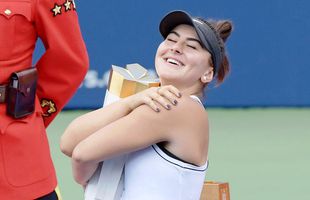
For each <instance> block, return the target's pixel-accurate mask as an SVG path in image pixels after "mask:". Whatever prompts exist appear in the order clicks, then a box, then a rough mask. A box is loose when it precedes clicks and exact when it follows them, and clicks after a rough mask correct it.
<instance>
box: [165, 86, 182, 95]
mask: <svg viewBox="0 0 310 200" xmlns="http://www.w3.org/2000/svg"><path fill="white" fill-rule="evenodd" d="M167 87H168V90H169V91H170V92H171V93H173V94H174V95H175V96H177V97H179V98H180V97H181V96H182V94H181V92H180V90H179V89H178V88H176V87H174V86H173V85H169V86H167Z"/></svg>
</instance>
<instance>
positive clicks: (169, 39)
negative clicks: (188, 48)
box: [167, 38, 176, 42]
mask: <svg viewBox="0 0 310 200" xmlns="http://www.w3.org/2000/svg"><path fill="white" fill-rule="evenodd" d="M167 40H168V41H169V42H176V40H173V39H171V38H167Z"/></svg>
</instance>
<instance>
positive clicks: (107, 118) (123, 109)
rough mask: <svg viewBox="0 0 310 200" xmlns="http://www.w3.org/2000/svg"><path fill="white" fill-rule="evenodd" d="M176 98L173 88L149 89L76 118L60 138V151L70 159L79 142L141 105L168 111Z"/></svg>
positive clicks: (176, 92) (177, 94)
mask: <svg viewBox="0 0 310 200" xmlns="http://www.w3.org/2000/svg"><path fill="white" fill-rule="evenodd" d="M176 96H178V97H180V92H179V91H178V90H177V89H176V88H175V87H173V86H164V87H161V88H160V89H159V88H150V89H147V90H145V91H143V92H140V93H138V94H136V95H133V96H130V97H127V98H125V99H121V100H120V101H118V102H116V103H113V104H111V105H109V106H106V107H104V108H100V109H98V110H95V111H92V112H90V113H87V114H85V115H83V116H81V117H78V118H77V119H75V120H74V121H73V122H72V123H71V124H70V125H69V126H68V128H67V129H66V130H65V132H64V134H63V136H62V137H61V141H60V149H61V151H62V152H63V153H64V154H66V155H67V156H69V157H71V156H72V152H73V149H74V148H75V147H76V145H77V144H78V143H79V142H81V141H82V140H84V139H85V138H87V137H88V136H90V135H91V134H93V133H94V132H96V131H98V130H99V129H101V128H102V127H104V126H106V125H107V124H110V123H112V122H114V121H116V120H118V119H120V118H121V117H124V116H126V115H127V114H129V113H130V112H131V111H132V110H134V109H135V108H137V107H138V106H140V105H142V104H146V105H148V106H149V107H150V108H152V109H153V110H155V111H156V112H159V111H160V109H159V107H158V105H161V106H163V107H165V108H166V109H170V108H171V105H170V104H173V105H176V102H177V101H176V100H175V98H176ZM155 102H157V103H158V104H155Z"/></svg>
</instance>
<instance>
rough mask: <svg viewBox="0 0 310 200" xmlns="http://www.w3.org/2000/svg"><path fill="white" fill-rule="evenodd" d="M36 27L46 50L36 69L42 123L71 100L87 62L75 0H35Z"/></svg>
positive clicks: (51, 117) (82, 76)
mask: <svg viewBox="0 0 310 200" xmlns="http://www.w3.org/2000/svg"><path fill="white" fill-rule="evenodd" d="M34 9H35V10H34V11H35V26H36V29H37V33H38V36H39V37H40V38H41V40H42V42H43V44H44V46H45V49H46V51H45V53H44V54H43V55H42V57H41V58H40V60H39V61H38V63H37V64H36V67H37V69H38V74H39V80H38V91H37V94H38V97H39V99H40V102H41V106H42V109H43V116H44V121H45V126H48V125H49V123H50V122H51V121H52V120H53V119H54V118H55V116H56V115H57V113H58V112H60V111H61V109H62V108H63V107H64V106H65V104H66V103H67V102H68V101H69V100H70V98H71V97H72V96H73V94H74V93H75V92H76V90H77V88H78V87H79V85H80V84H81V82H82V80H83V78H84V76H85V74H86V72H87V69H88V65H89V61H88V55H87V51H86V47H85V44H84V41H83V38H82V34H81V31H80V27H79V22H78V16H77V13H76V9H75V2H74V0H72V1H69V0H37V2H36V4H35V8H34Z"/></svg>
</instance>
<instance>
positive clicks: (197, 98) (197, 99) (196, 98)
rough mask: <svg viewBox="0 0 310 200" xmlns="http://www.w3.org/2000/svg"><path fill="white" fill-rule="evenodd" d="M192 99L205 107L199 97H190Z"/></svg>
mask: <svg viewBox="0 0 310 200" xmlns="http://www.w3.org/2000/svg"><path fill="white" fill-rule="evenodd" d="M190 97H191V98H192V99H194V100H195V101H197V102H198V103H200V104H201V105H203V104H202V102H201V100H200V99H199V97H197V96H196V95H190Z"/></svg>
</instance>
